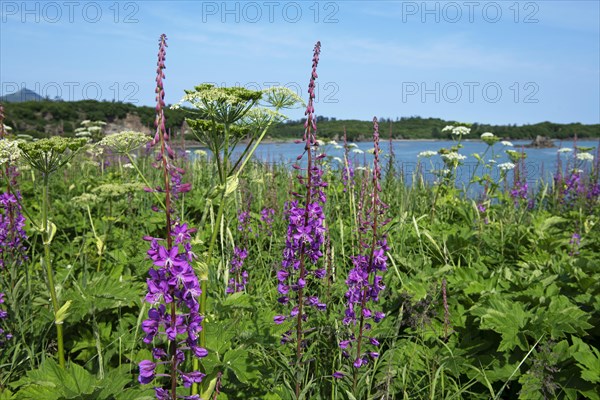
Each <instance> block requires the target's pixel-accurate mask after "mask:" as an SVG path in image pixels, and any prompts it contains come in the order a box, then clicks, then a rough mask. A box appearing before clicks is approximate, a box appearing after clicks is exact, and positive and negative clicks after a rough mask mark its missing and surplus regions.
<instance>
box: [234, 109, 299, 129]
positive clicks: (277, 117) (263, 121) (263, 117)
mask: <svg viewBox="0 0 600 400" xmlns="http://www.w3.org/2000/svg"><path fill="white" fill-rule="evenodd" d="M287 119H288V117H287V116H286V115H283V114H282V113H280V112H278V111H275V110H271V109H269V108H265V107H253V108H251V109H250V110H248V112H247V113H246V115H244V117H243V118H242V119H241V120H240V121H239V125H240V126H245V127H248V128H251V129H252V128H254V129H257V130H262V129H264V128H265V127H266V126H267V125H268V124H269V122H270V121H271V120H272V121H273V122H272V123H280V122H283V121H285V120H287Z"/></svg>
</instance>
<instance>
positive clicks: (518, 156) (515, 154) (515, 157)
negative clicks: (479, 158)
mask: <svg viewBox="0 0 600 400" xmlns="http://www.w3.org/2000/svg"><path fill="white" fill-rule="evenodd" d="M505 152H506V154H507V155H508V158H510V161H511V162H513V163H518V162H519V161H521V160H523V159H525V158H527V154H526V153H521V152H519V151H516V150H505Z"/></svg>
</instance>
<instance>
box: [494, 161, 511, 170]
mask: <svg viewBox="0 0 600 400" xmlns="http://www.w3.org/2000/svg"><path fill="white" fill-rule="evenodd" d="M498 168H499V169H500V170H502V171H509V170H511V169H514V168H515V164H513V163H511V162H505V163H502V164H498Z"/></svg>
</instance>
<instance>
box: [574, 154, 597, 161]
mask: <svg viewBox="0 0 600 400" xmlns="http://www.w3.org/2000/svg"><path fill="white" fill-rule="evenodd" d="M577 159H578V160H579V161H594V156H593V155H592V154H590V153H577Z"/></svg>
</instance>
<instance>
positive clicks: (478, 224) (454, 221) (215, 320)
mask: <svg viewBox="0 0 600 400" xmlns="http://www.w3.org/2000/svg"><path fill="white" fill-rule="evenodd" d="M498 146H499V144H498ZM85 150H86V149H83V150H81V151H79V152H78V153H77V155H76V156H75V158H73V159H72V160H71V161H70V163H69V164H68V165H66V166H65V167H64V170H61V171H60V172H59V173H55V174H53V175H51V177H50V180H49V185H50V186H49V195H50V199H51V202H50V203H49V205H50V207H49V210H48V215H49V220H50V221H51V222H52V225H54V226H55V228H56V230H55V231H54V233H53V235H52V238H48V237H46V236H45V235H46V233H45V232H44V231H42V232H40V231H39V230H36V229H34V225H33V224H32V222H35V221H38V222H39V221H40V213H41V212H42V206H41V204H42V203H41V196H42V194H43V193H42V192H41V190H42V189H41V182H42V180H43V177H42V176H41V175H40V174H39V173H38V172H33V173H32V171H31V170H28V167H27V164H25V163H22V162H20V163H19V164H18V168H19V172H20V176H19V177H18V186H19V188H20V190H21V194H22V203H23V206H24V209H26V210H28V216H31V218H32V219H31V220H30V219H29V217H28V222H27V226H26V230H27V232H28V234H29V236H30V238H29V240H28V241H27V243H26V245H27V248H28V249H29V250H27V253H26V255H27V257H28V258H27V259H26V260H25V261H24V262H23V263H22V264H20V265H17V264H14V263H13V264H11V262H10V261H8V262H7V264H6V265H5V268H4V269H2V270H0V288H1V290H0V291H1V292H4V293H5V302H4V304H1V305H0V306H1V308H2V309H3V310H6V311H7V318H6V319H4V320H1V321H0V323H1V324H2V328H3V329H4V330H5V331H7V332H11V333H12V334H13V337H12V339H10V340H7V341H6V344H5V347H4V348H3V349H2V353H1V355H0V399H13V398H15V399H42V398H43V399H99V400H100V399H148V398H150V397H148V396H151V397H152V396H153V392H152V390H151V389H149V388H148V386H150V385H143V386H142V385H139V383H138V382H137V377H138V367H137V363H138V362H140V361H141V360H143V359H145V358H148V357H149V356H150V351H149V348H148V346H147V345H146V344H144V343H143V342H142V340H141V339H142V337H143V335H144V333H143V332H142V331H141V329H140V323H141V321H142V320H143V319H144V318H146V313H147V310H148V305H147V304H146V303H144V302H143V301H142V300H143V298H144V295H145V293H146V290H147V289H146V287H145V286H146V285H145V283H146V278H147V276H148V270H149V269H150V268H152V263H151V261H150V260H148V257H147V255H146V251H147V249H148V246H149V244H148V243H147V242H144V241H143V240H142V237H143V236H146V235H151V236H160V235H161V234H163V230H164V220H163V215H161V214H160V213H158V214H157V213H155V212H153V211H151V206H152V205H153V204H154V203H155V198H154V197H153V196H152V194H151V193H146V192H144V191H143V190H142V187H143V186H145V183H144V182H143V181H141V179H140V175H138V174H136V172H135V170H134V169H132V168H129V165H128V163H129V161H128V160H127V159H121V158H119V157H115V156H111V155H110V154H108V153H105V154H101V155H98V153H97V152H95V154H97V155H96V156H90V155H89V154H90V153H89V152H86V151H85ZM153 160H154V155H146V156H145V155H144V154H142V153H139V154H138V157H137V158H136V159H135V162H136V164H137V165H138V166H139V168H140V170H141V171H142V172H143V174H144V175H145V176H146V177H147V179H148V180H149V181H150V182H160V179H161V178H160V176H159V175H158V174H157V171H156V170H154V169H153V168H152V167H151V162H152V161H153ZM387 161H389V159H388V160H387ZM387 161H386V160H382V162H383V164H384V165H383V169H384V170H386V171H388V173H387V175H385V176H384V177H383V180H382V192H381V198H382V200H383V201H384V202H385V203H387V204H388V206H389V208H388V209H387V210H388V211H387V212H386V215H387V217H389V218H390V221H389V223H388V224H387V225H386V227H385V230H384V231H385V234H386V235H387V242H388V245H389V246H390V249H389V251H388V252H387V256H388V270H387V272H385V274H384V275H383V277H384V278H383V279H384V284H385V289H384V291H383V292H382V294H381V298H380V302H379V304H378V305H377V309H378V310H381V311H383V312H385V314H386V316H387V317H386V318H385V319H384V320H383V321H382V322H381V323H379V324H376V326H374V328H373V331H372V332H371V333H370V335H372V336H375V337H377V338H378V340H379V341H380V342H381V346H380V348H379V357H378V358H377V359H375V360H374V361H373V362H371V363H370V364H369V365H368V366H364V367H362V369H361V371H360V373H359V375H358V377H359V379H360V383H359V385H358V386H357V387H356V388H354V389H353V388H352V374H353V372H352V366H351V361H350V363H349V362H348V361H346V360H345V359H344V358H343V357H342V356H341V355H340V354H341V353H340V349H339V347H338V343H339V341H340V340H341V339H342V338H344V332H345V327H344V325H342V323H341V320H342V316H343V313H344V309H345V307H346V304H345V298H344V293H345V291H346V290H347V289H346V280H347V277H348V271H349V270H350V269H351V268H352V257H353V256H355V255H356V254H357V252H359V251H360V248H359V246H358V244H357V237H358V236H357V234H358V233H357V228H358V226H357V221H356V213H354V212H353V207H352V204H354V206H357V205H358V204H359V203H358V202H360V201H363V200H365V199H366V198H368V195H365V193H364V190H365V189H364V188H368V187H369V185H370V182H371V180H372V177H371V174H370V172H369V169H370V168H372V165H367V166H366V167H367V169H366V170H363V171H360V169H356V171H355V176H354V179H353V181H354V186H352V187H351V186H346V185H345V183H344V182H346V184H348V181H344V180H343V179H342V178H343V172H342V171H341V170H340V169H339V168H338V167H336V165H337V164H336V163H335V161H334V160H330V159H327V158H325V159H323V160H322V161H321V166H320V168H323V170H324V171H325V173H324V175H323V180H324V181H325V182H327V183H328V187H327V189H326V195H327V203H326V206H325V209H324V212H325V215H326V225H327V227H328V237H329V239H328V241H327V244H326V245H325V248H324V249H323V251H324V254H325V257H324V259H323V260H322V261H321V262H322V263H323V264H322V265H323V266H324V268H326V269H327V270H328V271H329V272H328V275H327V280H326V282H325V283H324V284H323V285H321V286H318V287H317V286H315V287H314V288H312V290H315V291H316V293H318V294H319V296H320V297H321V299H323V301H325V302H326V304H327V311H326V312H322V313H314V314H311V317H310V321H311V326H312V328H311V329H312V330H311V331H309V332H308V333H307V340H308V341H309V343H310V346H309V347H308V348H307V350H306V352H307V359H308V361H307V363H308V364H307V367H306V368H304V374H305V375H302V376H301V377H299V378H298V377H297V376H296V375H295V372H294V371H293V366H292V365H291V363H290V360H292V359H293V357H292V353H293V351H292V350H291V349H290V348H286V347H283V346H281V345H280V338H281V334H282V333H283V332H284V331H285V330H286V328H285V327H283V326H282V325H276V324H274V323H273V317H274V316H275V315H277V314H278V313H280V312H281V310H280V305H278V304H277V297H278V293H277V289H276V287H277V279H276V277H275V274H276V271H277V269H278V268H279V265H280V264H281V260H282V253H283V249H284V240H283V238H285V236H286V229H287V225H288V221H287V218H286V215H285V212H284V210H285V209H286V205H285V202H286V201H287V200H288V199H290V195H289V192H290V190H302V186H301V185H298V184H294V182H295V179H294V175H293V174H292V172H291V171H290V170H289V169H287V168H286V167H284V166H278V165H262V164H260V163H252V164H250V165H249V168H247V169H246V170H245V172H244V174H243V175H242V176H240V181H239V185H238V187H237V188H236V189H235V191H233V192H232V193H231V197H230V198H229V200H230V201H231V203H230V205H231V206H230V207H227V208H226V209H225V214H224V224H223V226H222V227H221V229H222V230H220V231H222V232H223V234H222V235H219V237H218V239H217V242H216V248H215V249H216V255H215V257H214V258H215V263H214V264H213V265H212V266H211V267H210V271H209V281H210V282H211V286H210V290H209V292H208V305H207V310H206V315H207V323H206V326H205V330H206V337H207V342H206V348H207V349H208V351H209V356H207V357H206V358H205V359H203V361H202V365H203V368H204V371H205V372H206V373H207V374H208V376H207V378H206V380H207V382H208V381H211V380H212V381H213V383H215V385H218V388H219V390H220V394H219V395H218V396H217V397H216V398H217V399H221V400H222V399H244V400H245V399H292V398H293V389H292V387H293V383H292V382H294V380H295V379H301V380H302V382H303V383H302V385H303V386H302V387H303V388H304V389H305V392H303V393H304V395H303V396H304V397H303V398H305V399H332V398H334V399H353V398H357V399H381V398H385V399H394V398H396V399H400V398H404V399H486V400H487V399H491V398H493V399H517V398H519V399H554V398H558V399H573V400H575V399H581V398H589V399H599V398H600V395H599V394H598V389H597V388H598V384H599V383H600V353H599V351H598V349H599V348H600V301H599V299H600V271H599V270H598V268H597V267H598V265H599V263H600V220H599V216H600V206H599V203H598V197H597V196H598V195H597V194H596V195H594V196H595V197H594V196H591V197H588V196H587V194H588V193H589V192H586V191H581V192H580V194H577V193H579V192H578V191H573V190H571V191H570V192H569V190H567V189H566V188H567V186H569V185H568V184H567V181H566V180H564V181H559V183H558V184H557V185H556V186H553V185H552V184H550V185H548V184H544V183H541V182H540V183H539V184H540V186H538V188H537V189H538V190H536V191H535V192H532V191H526V193H525V196H524V197H523V196H521V194H519V195H518V196H517V197H516V198H515V197H514V195H513V194H512V193H511V191H512V190H513V189H514V186H513V182H512V180H508V179H506V178H502V179H501V180H500V181H498V182H497V185H496V186H495V184H492V185H491V186H489V187H490V188H491V190H490V192H489V197H488V198H487V200H485V201H484V202H475V201H473V200H471V199H469V198H466V197H464V196H463V195H462V192H461V191H460V190H459V189H456V188H454V187H453V185H452V183H451V179H452V177H451V175H448V176H445V177H444V179H443V180H442V181H441V182H440V184H438V185H434V186H431V185H427V184H424V183H418V182H420V178H419V176H418V175H415V177H414V179H415V182H417V183H416V184H414V185H412V186H407V185H406V182H404V181H402V179H401V177H400V176H398V175H396V172H395V171H394V168H393V167H392V165H387ZM177 164H178V165H180V166H181V167H183V168H184V169H185V170H186V171H187V174H186V175H185V179H186V181H188V182H190V183H191V184H192V190H191V191H190V192H188V193H186V194H185V195H184V196H183V197H182V199H181V201H180V203H179V205H178V206H177V207H178V209H179V208H181V213H180V215H179V217H180V218H181V220H182V221H186V222H187V223H189V224H190V225H191V226H193V227H195V228H197V229H198V231H197V233H196V234H195V237H194V240H193V251H194V252H195V253H196V254H197V255H199V256H200V258H199V260H198V261H197V262H196V264H195V268H196V270H197V271H199V272H200V271H202V270H203V268H204V267H203V264H202V262H203V261H205V260H206V254H207V246H208V243H209V242H210V236H211V233H212V232H214V231H215V229H218V227H215V226H214V220H215V213H216V209H217V208H218V205H219V202H220V201H219V199H218V198H215V194H214V188H215V187H216V186H218V184H219V178H218V177H219V174H218V173H217V169H216V167H215V164H214V163H213V162H212V161H211V160H210V158H207V157H206V156H205V155H202V154H198V155H197V156H196V157H194V158H187V159H186V158H182V159H179V160H178V161H177ZM569 165H571V166H573V164H569ZM585 165H586V166H585V170H586V173H590V172H591V173H592V174H591V175H586V176H587V178H585V179H586V180H584V178H583V177H582V182H584V181H585V182H586V185H592V186H593V184H594V182H595V184H596V185H597V183H598V180H597V179H598V178H597V173H596V175H594V169H590V166H591V164H589V163H588V164H585ZM355 167H358V166H357V165H355ZM566 167H567V166H566V165H565V170H566ZM485 168H487V167H484V169H485ZM565 179H566V175H565ZM590 179H591V180H590ZM159 184H160V183H159ZM477 184H479V183H476V185H477ZM480 184H481V185H484V182H481V183H480ZM592 186H589V187H592ZM494 187H495V188H496V189H495V190H493V188H494ZM585 187H586V188H588V186H585ZM361 188H362V189H361ZM503 188H504V189H503ZM572 188H573V186H572V185H571V189H572ZM586 190H587V189H586ZM361 193H362V194H361ZM365 196H367V197H365ZM361 199H362V200H361ZM482 206H483V208H482ZM265 208H271V209H273V210H274V215H273V223H272V226H271V227H269V229H266V228H267V227H266V225H265V222H264V220H263V219H261V211H262V210H264V209H265ZM240 211H249V212H250V219H249V226H250V227H251V228H252V232H253V234H252V235H250V236H247V235H246V236H244V234H243V232H242V231H241V230H239V229H238V225H239V221H238V215H239V212H240ZM47 232H49V231H47ZM574 234H577V236H578V237H579V239H577V240H574V238H575V236H574ZM48 240H50V241H51V259H52V264H53V265H54V266H55V274H56V276H55V282H56V283H57V284H56V286H57V296H58V301H59V304H69V307H68V311H67V312H66V313H63V319H62V320H64V323H63V324H62V326H63V328H64V338H65V353H66V359H67V368H66V369H62V368H60V367H59V366H58V364H57V361H56V357H57V347H56V338H55V330H54V326H55V325H54V320H55V316H54V313H53V311H52V305H51V302H50V300H49V297H48V294H47V287H46V283H45V280H46V278H45V273H44V268H42V267H43V264H44V261H43V260H44V258H45V256H44V251H45V250H44V249H45V247H44V243H45V242H48ZM234 246H245V248H247V250H248V258H247V259H246V262H245V268H246V269H247V271H248V273H249V277H248V285H247V287H246V289H245V290H244V291H243V292H240V293H237V294H233V295H232V294H227V293H226V292H225V289H226V287H227V283H228V278H229V276H228V269H229V265H230V261H231V259H232V257H233V255H234ZM334 371H342V372H344V373H345V374H346V376H347V377H348V376H349V377H350V379H349V380H348V379H347V378H346V379H333V378H332V373H333V372H334ZM213 388H214V387H213ZM180 393H185V390H184V389H183V388H182V389H181V392H180ZM352 393H353V394H352ZM352 396H355V397H352ZM206 398H208V397H206Z"/></svg>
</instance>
